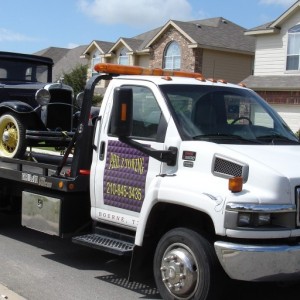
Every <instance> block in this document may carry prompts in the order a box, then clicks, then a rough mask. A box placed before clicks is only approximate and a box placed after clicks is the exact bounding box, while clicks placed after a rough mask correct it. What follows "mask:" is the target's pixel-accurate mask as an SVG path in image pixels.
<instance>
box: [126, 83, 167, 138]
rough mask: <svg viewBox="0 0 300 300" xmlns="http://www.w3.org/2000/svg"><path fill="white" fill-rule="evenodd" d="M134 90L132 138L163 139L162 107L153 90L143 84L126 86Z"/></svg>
mask: <svg viewBox="0 0 300 300" xmlns="http://www.w3.org/2000/svg"><path fill="white" fill-rule="evenodd" d="M126 87H129V88H131V89H132V92H133V129H132V136H131V137H132V138H137V139H142V140H143V139H144V140H153V141H161V137H160V136H159V127H160V124H161V123H162V119H163V117H162V112H161V109H160V107H159V105H158V103H157V101H156V99H155V97H154V95H153V93H152V91H151V90H150V89H149V88H147V87H143V86H126Z"/></svg>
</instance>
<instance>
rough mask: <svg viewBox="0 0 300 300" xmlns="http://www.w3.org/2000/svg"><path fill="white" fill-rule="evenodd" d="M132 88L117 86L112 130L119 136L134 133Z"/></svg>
mask: <svg viewBox="0 0 300 300" xmlns="http://www.w3.org/2000/svg"><path fill="white" fill-rule="evenodd" d="M132 99H133V97H132V89H129V88H116V89H115V91H114V98H113V107H112V117H111V124H110V126H111V127H110V132H111V133H112V134H113V135H116V136H118V137H128V136H130V135H131V133H132V112H133V101H132Z"/></svg>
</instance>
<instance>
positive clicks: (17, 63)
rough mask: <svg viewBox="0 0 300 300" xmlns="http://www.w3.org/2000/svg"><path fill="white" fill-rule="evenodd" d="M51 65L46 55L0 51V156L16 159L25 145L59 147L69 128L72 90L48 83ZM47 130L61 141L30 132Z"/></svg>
mask: <svg viewBox="0 0 300 300" xmlns="http://www.w3.org/2000/svg"><path fill="white" fill-rule="evenodd" d="M52 66H53V61H52V59H50V58H46V57H42V56H37V55H30V54H20V53H11V52H1V51H0V156H4V157H14V158H20V157H22V156H23V155H24V153H25V151H26V148H27V146H34V145H40V146H43V145H44V146H48V145H52V146H60V144H63V142H64V137H65V136H66V132H71V131H72V127H73V125H72V122H73V100H74V95H73V94H74V93H73V89H72V88H71V87H70V86H67V85H65V84H63V83H62V82H55V83H53V82H52ZM26 131H29V132H31V135H30V134H29V135H28V138H26ZM48 131H49V132H57V133H58V136H62V137H63V138H62V139H61V142H60V138H57V137H55V138H53V140H52V138H51V137H50V138H48V139H47V138H46V139H45V140H46V141H43V143H42V144H41V143H40V139H38V138H37V139H35V135H34V132H39V133H41V132H45V133H46V134H44V135H45V136H46V135H47V132H48ZM32 133H33V134H32Z"/></svg>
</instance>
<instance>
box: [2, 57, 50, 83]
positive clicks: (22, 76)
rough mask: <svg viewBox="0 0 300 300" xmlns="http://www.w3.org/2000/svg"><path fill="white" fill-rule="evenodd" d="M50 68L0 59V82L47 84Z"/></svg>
mask: <svg viewBox="0 0 300 300" xmlns="http://www.w3.org/2000/svg"><path fill="white" fill-rule="evenodd" d="M49 68H51V66H49V65H47V64H42V63H38V62H35V61H32V62H30V61H22V60H7V59H0V82H8V83H9V82H43V83H47V82H49V78H48V76H49V74H48V69H49Z"/></svg>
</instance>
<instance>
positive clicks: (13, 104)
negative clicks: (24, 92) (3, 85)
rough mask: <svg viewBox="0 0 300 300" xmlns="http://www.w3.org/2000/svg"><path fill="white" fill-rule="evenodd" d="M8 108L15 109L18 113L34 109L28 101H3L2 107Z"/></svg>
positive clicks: (0, 106) (29, 111)
mask: <svg viewBox="0 0 300 300" xmlns="http://www.w3.org/2000/svg"><path fill="white" fill-rule="evenodd" d="M4 107H5V108H8V109H10V110H13V111H14V112H17V113H31V112H33V111H34V109H33V107H32V106H31V105H29V104H27V103H24V102H21V101H17V100H16V101H9V102H8V101H7V102H1V103H0V109H1V108H4Z"/></svg>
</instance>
